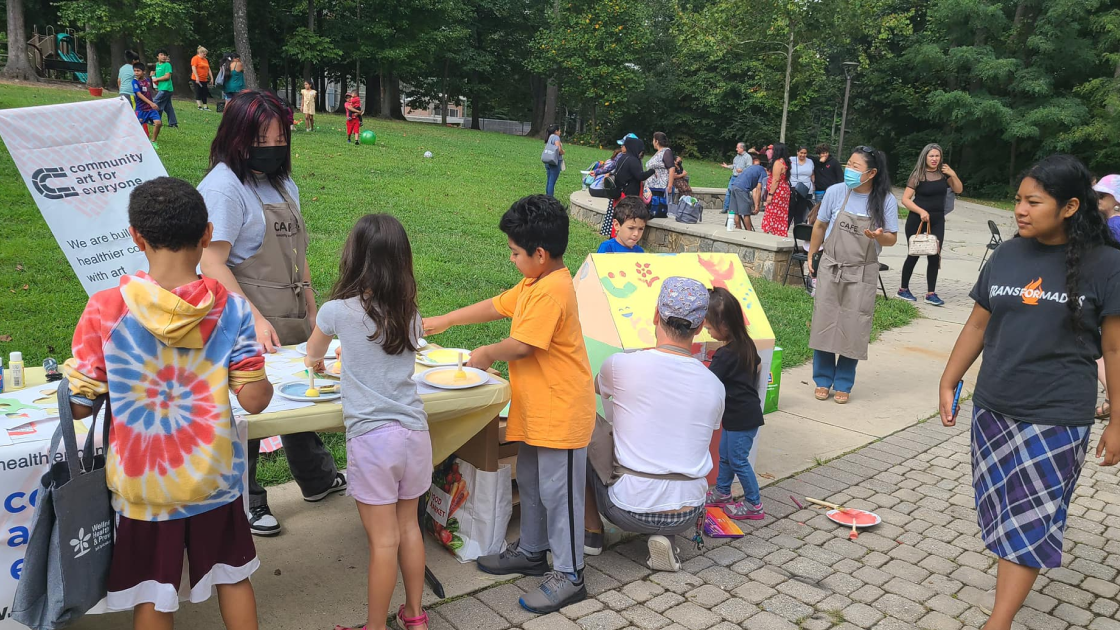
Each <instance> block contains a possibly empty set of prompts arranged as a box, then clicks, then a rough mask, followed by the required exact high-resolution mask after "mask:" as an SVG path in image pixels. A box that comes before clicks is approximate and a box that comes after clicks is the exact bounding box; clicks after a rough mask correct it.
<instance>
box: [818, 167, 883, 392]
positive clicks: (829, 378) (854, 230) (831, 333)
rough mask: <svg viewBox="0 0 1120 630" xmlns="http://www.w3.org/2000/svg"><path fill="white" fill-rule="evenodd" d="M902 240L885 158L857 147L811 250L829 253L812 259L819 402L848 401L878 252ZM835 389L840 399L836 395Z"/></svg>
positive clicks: (862, 348) (870, 309)
mask: <svg viewBox="0 0 1120 630" xmlns="http://www.w3.org/2000/svg"><path fill="white" fill-rule="evenodd" d="M897 240H898V202H897V201H895V198H894V195H892V194H891V180H890V176H889V174H888V173H887V156H886V154H884V153H883V152H882V151H876V150H875V149H873V148H871V147H865V146H860V147H856V150H855V152H854V153H852V156H851V157H850V158H849V159H848V164H847V165H846V167H845V169H844V181H843V183H840V184H834V185H832V186H830V187H829V188H828V190H826V191H825V193H824V199H823V200H822V201H821V206H820V209H819V210H818V211H817V221H816V223H815V224H814V225H813V237H812V239H811V240H810V242H809V251H811V252H816V251H819V250H820V248H821V245H822V243H823V245H824V251H823V252H822V253H821V255H820V257H819V259H818V258H817V257H816V256H814V257H813V258H812V259H810V261H809V272H810V273H816V275H817V290H816V298H815V301H814V305H813V325H812V330H811V332H810V336H809V347H810V348H812V349H813V381H814V382H815V383H816V387H817V389H816V398H817V400H828V398H829V396H833V400H835V401H836V402H837V403H840V404H844V403H846V402H848V398H849V396H850V395H851V392H852V386H853V385H854V384H855V380H856V365H857V363H858V362H859V361H862V360H864V359H866V358H867V346H868V344H869V343H870V342H871V318H872V316H873V315H874V314H875V290H876V286H877V284H878V280H879V252H880V251H881V250H882V248H883V247H884V246H886V247H890V246H891V245H894V244H895V241H897ZM833 391H835V395H833Z"/></svg>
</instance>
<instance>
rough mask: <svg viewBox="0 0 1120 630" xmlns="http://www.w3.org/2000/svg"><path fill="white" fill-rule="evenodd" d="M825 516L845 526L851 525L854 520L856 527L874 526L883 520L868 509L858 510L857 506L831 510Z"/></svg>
mask: <svg viewBox="0 0 1120 630" xmlns="http://www.w3.org/2000/svg"><path fill="white" fill-rule="evenodd" d="M825 516H827V517H828V519H829V520H830V521H832V522H833V523H836V524H837V525H844V526H845V527H851V526H852V521H853V520H854V521H855V525H856V528H863V527H874V526H876V525H878V524H879V523H882V522H883V519H881V518H879V515H878V514H875V513H874V512H868V511H866V510H857V509H855V508H847V509H845V510H843V511H841V510H829V511H828V512H826V513H825Z"/></svg>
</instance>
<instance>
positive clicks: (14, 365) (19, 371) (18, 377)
mask: <svg viewBox="0 0 1120 630" xmlns="http://www.w3.org/2000/svg"><path fill="white" fill-rule="evenodd" d="M8 369H9V370H11V372H12V389H23V353H22V352H13V353H12V354H11V356H10V357H9V358H8Z"/></svg>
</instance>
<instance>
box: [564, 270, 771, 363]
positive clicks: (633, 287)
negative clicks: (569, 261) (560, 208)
mask: <svg viewBox="0 0 1120 630" xmlns="http://www.w3.org/2000/svg"><path fill="white" fill-rule="evenodd" d="M671 276H683V277H685V278H693V279H695V280H698V281H700V282H701V283H703V284H704V286H706V287H708V288H712V287H724V288H726V289H727V290H728V291H730V292H731V293H732V294H733V295H735V297H737V298H739V300H740V302H741V303H742V306H743V315H744V317H745V318H746V320H747V330H748V332H750V335H751V338H752V339H754V341H755V344H756V345H757V346H758V348H759V350H767V349H772V348H773V347H774V330H773V329H772V328H771V327H770V321H769V320H767V319H766V313H765V312H763V309H762V304H761V302H759V299H758V294H757V293H755V290H754V286H753V285H752V284H751V280H750V277H749V276H748V275H747V272H746V270H744V269H743V263H742V261H740V260H739V256H738V255H736V254H721V253H701V254H695V253H691V254H591V255H589V256H588V257H587V260H585V261H584V263H583V265H582V266H581V267H580V269H579V271H578V272H577V273H576V277H575V286H576V299H577V300H578V302H579V321H580V324H581V325H582V327H583V336H584V339H585V341H586V342H587V345H588V353H589V354H591V355H592V367H593V368H597V367H598V365H599V363H601V361H596V360H595V358H596V357H597V356H603V355H609V354H613V353H614V352H618V351H620V350H622V351H627V350H642V349H646V348H652V347H654V345H656V341H655V339H654V327H653V314H654V312H655V310H656V308H657V296H658V293H659V292H660V290H661V281H662V280H664V279H665V278H668V277H671ZM711 341H714V340H713V339H712V338H711V336H710V335H708V333H707V332H706V331H701V333H700V334H699V335H698V336H697V338H696V342H697V343H705V342H711ZM593 346H605V347H597V348H593ZM608 348H609V351H608ZM603 358H605V356H603Z"/></svg>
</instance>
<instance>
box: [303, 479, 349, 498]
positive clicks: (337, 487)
mask: <svg viewBox="0 0 1120 630" xmlns="http://www.w3.org/2000/svg"><path fill="white" fill-rule="evenodd" d="M345 491H346V475H344V474H342V473H340V472H336V473H335V474H334V482H333V483H331V487H329V488H327V489H326V490H324V491H322V492H320V493H319V494H313V495H311V496H309V497H303V500H304V501H307V502H308V503H316V502H318V501H322V500H323V499H325V498H327V497H329V496H330V495H332V494H334V493H336V492H345Z"/></svg>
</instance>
